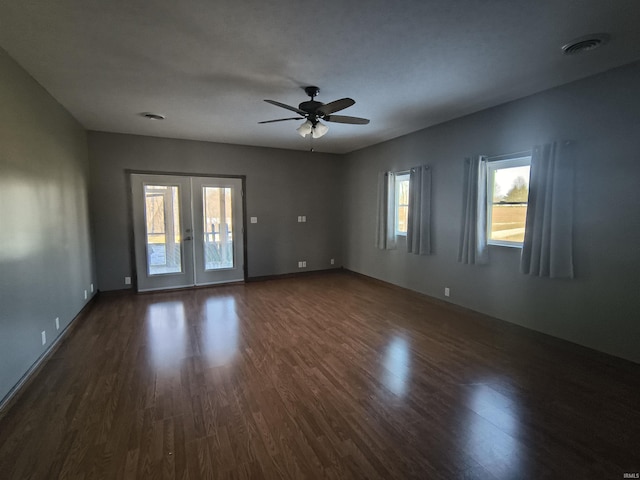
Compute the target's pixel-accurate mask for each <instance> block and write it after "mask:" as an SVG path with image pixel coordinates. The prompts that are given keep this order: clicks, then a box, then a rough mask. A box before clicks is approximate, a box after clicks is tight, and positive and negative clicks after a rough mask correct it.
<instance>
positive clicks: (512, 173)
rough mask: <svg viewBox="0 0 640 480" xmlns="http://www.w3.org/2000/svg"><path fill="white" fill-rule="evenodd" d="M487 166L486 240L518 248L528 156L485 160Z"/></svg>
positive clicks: (521, 237) (524, 215) (524, 211)
mask: <svg viewBox="0 0 640 480" xmlns="http://www.w3.org/2000/svg"><path fill="white" fill-rule="evenodd" d="M487 167H488V171H487V242H488V243H489V245H503V246H508V247H522V242H524V230H525V220H526V218H527V203H528V201H529V171H530V169H531V157H530V156H526V157H517V158H508V159H504V160H494V161H491V160H489V162H488V164H487Z"/></svg>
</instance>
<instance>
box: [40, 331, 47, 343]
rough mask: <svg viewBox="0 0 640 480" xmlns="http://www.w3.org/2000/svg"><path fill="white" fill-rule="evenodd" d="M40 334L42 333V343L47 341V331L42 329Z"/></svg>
mask: <svg viewBox="0 0 640 480" xmlns="http://www.w3.org/2000/svg"><path fill="white" fill-rule="evenodd" d="M41 335H42V344H43V345H44V344H45V343H47V332H45V331H44V330H43V331H42V333H41Z"/></svg>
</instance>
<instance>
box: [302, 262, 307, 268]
mask: <svg viewBox="0 0 640 480" xmlns="http://www.w3.org/2000/svg"><path fill="white" fill-rule="evenodd" d="M302 268H307V261H306V260H304V261H303V262H302Z"/></svg>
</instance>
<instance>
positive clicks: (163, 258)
mask: <svg viewBox="0 0 640 480" xmlns="http://www.w3.org/2000/svg"><path fill="white" fill-rule="evenodd" d="M144 199H145V211H144V215H145V226H146V234H145V241H146V249H147V273H148V274H149V275H165V274H168V273H182V243H181V242H182V238H181V232H182V227H181V225H180V197H179V188H178V186H177V185H148V184H147V185H145V186H144Z"/></svg>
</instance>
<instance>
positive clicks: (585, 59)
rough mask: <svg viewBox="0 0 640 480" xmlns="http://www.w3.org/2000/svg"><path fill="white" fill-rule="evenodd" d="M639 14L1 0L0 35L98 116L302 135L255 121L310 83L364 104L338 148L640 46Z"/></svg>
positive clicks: (541, 8)
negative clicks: (595, 43) (574, 44)
mask: <svg viewBox="0 0 640 480" xmlns="http://www.w3.org/2000/svg"><path fill="white" fill-rule="evenodd" d="M639 21H640V1H638V0H615V1H602V0H537V1H532V0H525V1H520V0H404V1H403V0H400V1H391V0H370V1H365V0H356V1H350V0H324V1H322V2H308V3H305V2H302V1H299V0H216V1H212V0H181V1H176V0H157V1H149V0H120V1H113V0H112V1H108V0H56V1H51V0H3V1H2V2H0V46H2V47H3V48H4V49H5V50H6V51H7V52H8V53H9V54H10V55H11V56H12V57H13V58H14V59H15V60H16V61H17V62H18V63H20V64H21V65H22V66H23V67H24V68H25V69H26V70H27V71H29V73H31V74H32V75H33V76H34V77H35V78H36V80H38V81H39V82H40V83H41V84H42V85H43V86H44V87H45V88H46V89H47V90H48V91H49V92H50V93H51V94H52V95H53V96H54V97H55V98H56V99H57V100H58V101H59V102H60V103H61V104H62V105H64V107H65V108H66V109H67V110H69V112H71V113H72V114H73V115H74V116H75V117H76V118H77V119H78V120H79V121H80V122H81V123H82V124H83V125H84V126H85V127H86V128H87V129H90V130H101V131H109V132H122V133H133V134H141V135H153V136H162V137H172V138H186V139H197V140H208V141H215V142H224V143H237V144H244V145H259V146H266V147H280V148H288V149H300V150H306V149H308V148H309V146H310V144H309V140H308V139H303V138H301V137H300V136H298V135H297V134H296V132H295V128H296V127H297V125H298V123H300V122H294V121H291V122H281V123H273V124H266V125H259V124H258V122H259V121H261V120H270V119H275V118H286V117H291V116H295V114H293V115H292V112H289V111H287V110H284V109H281V108H278V107H275V106H273V105H270V104H267V103H265V102H263V101H262V100H263V99H265V98H266V99H273V100H277V101H280V102H283V103H287V104H289V105H294V106H297V105H298V103H300V102H302V101H305V100H308V97H306V96H305V94H304V91H303V90H302V89H301V88H300V87H303V86H306V85H317V86H319V87H320V89H321V92H320V95H319V96H318V97H317V100H319V101H323V102H325V103H326V102H330V101H332V100H336V99H338V98H342V97H352V98H354V99H355V100H356V102H357V103H356V105H354V106H353V107H350V108H349V109H347V110H344V111H342V112H340V114H344V115H353V116H359V117H366V118H370V119H371V123H370V124H369V125H365V126H362V125H342V124H335V123H332V124H330V130H329V133H328V134H327V135H326V136H325V137H323V138H321V139H319V140H314V145H313V147H314V148H315V150H317V151H324V152H336V153H344V152H349V151H353V150H356V149H359V148H362V147H365V146H368V145H372V144H375V143H379V142H381V141H384V140H387V139H390V138H394V137H397V136H400V135H404V134H407V133H410V132H412V131H416V130H419V129H421V128H424V127H427V126H429V125H434V124H436V123H440V122H442V121H445V120H449V119H452V118H456V117H459V116H462V115H465V114H468V113H472V112H475V111H478V110H481V109H484V108H487V107H491V106H494V105H497V104H500V103H503V102H506V101H509V100H513V99H515V98H519V97H522V96H525V95H529V94H532V93H535V92H538V91H541V90H544V89H547V88H550V87H554V86H557V85H561V84H563V83H567V82H570V81H573V80H576V79H579V78H583V77H585V76H588V75H591V74H594V73H597V72H601V71H604V70H608V69H610V68H613V67H616V66H619V65H623V64H625V63H630V62H632V61H635V60H638V59H640V28H639V27H638V25H639V23H640V22H639ZM598 32H608V33H609V34H611V37H612V38H611V41H610V42H609V44H608V45H606V46H604V47H602V48H600V49H598V50H595V51H593V52H588V53H586V54H583V55H578V56H573V57H570V56H564V55H562V52H561V50H560V47H561V46H562V45H563V44H565V43H567V42H568V41H570V40H572V39H574V38H576V37H580V36H583V35H585V34H589V33H598ZM141 112H156V113H162V114H165V115H166V116H167V118H166V120H164V121H151V120H147V119H144V118H142V117H141V116H139V113H141Z"/></svg>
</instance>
